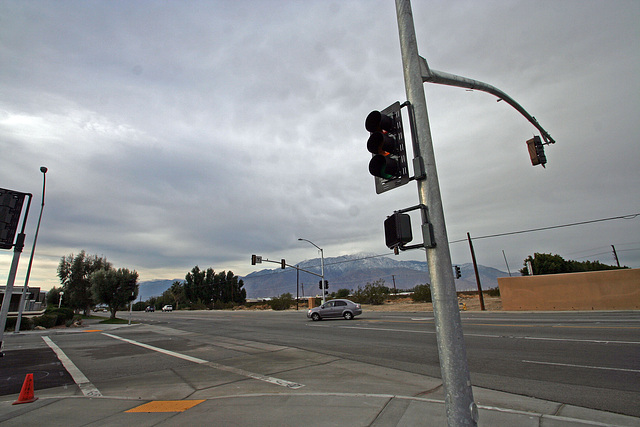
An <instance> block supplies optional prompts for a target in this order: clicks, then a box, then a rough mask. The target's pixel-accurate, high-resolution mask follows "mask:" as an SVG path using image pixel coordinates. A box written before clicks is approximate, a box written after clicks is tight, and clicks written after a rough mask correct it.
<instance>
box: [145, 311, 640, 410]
mask: <svg viewBox="0 0 640 427" xmlns="http://www.w3.org/2000/svg"><path fill="white" fill-rule="evenodd" d="M135 318H138V319H140V320H142V321H146V322H153V323H162V324H167V325H168V326H171V327H172V328H176V329H179V330H184V331H190V332H196V333H198V334H204V335H208V336H211V339H212V340H214V341H215V337H216V336H220V337H229V338H240V339H243V340H249V341H257V342H262V343H269V344H278V345H284V346H288V347H296V348H300V349H305V350H310V351H314V352H320V353H325V354H330V355H335V356H340V357H342V358H345V359H352V360H357V361H362V362H367V363H372V364H376V365H380V366H385V367H393V368H396V369H401V370H405V371H408V372H412V373H418V374H424V375H429V376H434V377H439V376H440V366H439V359H438V351H437V342H436V340H437V338H436V334H435V324H434V321H433V316H432V313H424V314H422V313H397V312H396V313H390V312H368V313H365V314H363V315H362V316H360V317H357V318H356V319H355V320H352V321H345V320H342V319H339V320H324V321H321V322H312V321H309V320H307V318H306V312H305V311H303V310H301V311H299V312H290V311H289V312H242V311H239V312H173V313H138V314H134V319H135ZM462 318H463V329H464V334H465V341H466V347H467V356H468V360H469V368H470V371H471V379H472V383H473V384H474V385H476V386H480V387H485V388H490V389H495V390H501V391H506V392H510V393H516V394H520V395H525V396H531V397H537V398H541V399H546V400H552V401H558V402H563V403H566V404H572V405H578V406H583V407H588V408H593V409H599V410H606V411H611V412H617V413H622V414H627V415H633V416H640V406H639V405H637V402H638V398H639V396H640V313H638V312H587V313H585V312H575V313H567V312H563V313H513V312H512V313H496V312H485V313H480V312H467V313H463V314H462Z"/></svg>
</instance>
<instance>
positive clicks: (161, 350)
mask: <svg viewBox="0 0 640 427" xmlns="http://www.w3.org/2000/svg"><path fill="white" fill-rule="evenodd" d="M102 335H106V336H108V337H111V338H114V339H117V340H120V341H124V342H127V343H129V344H133V345H137V346H139V347H143V348H146V349H148V350H153V351H157V352H159V353H162V354H166V355H168V356H173V357H177V358H180V359H183V360H187V361H189V362H194V363H199V364H202V365H207V366H210V367H212V368H214V369H219V370H221V371H226V372H231V373H234V374H238V375H241V376H243V377H248V378H253V379H256V380H260V381H264V382H268V383H271V384H275V385H279V386H281V387H287V388H290V389H293V390H295V389H298V388H301V387H304V384H299V383H295V382H292V381H287V380H283V379H280V378H274V377H269V376H266V375H261V374H256V373H254V372H249V371H245V370H244V369H240V368H234V367H233V366H226V365H221V364H219V363H215V362H209V361H208V360H204V359H200V358H197V357H193V356H189V355H186V354H182V353H177V352H175V351H171V350H165V349H164V348H160V347H155V346H152V345H149V344H145V343H141V342H139V341H134V340H130V339H128V338H122V337H119V336H117V335H112V334H108V333H106V332H103V333H102Z"/></svg>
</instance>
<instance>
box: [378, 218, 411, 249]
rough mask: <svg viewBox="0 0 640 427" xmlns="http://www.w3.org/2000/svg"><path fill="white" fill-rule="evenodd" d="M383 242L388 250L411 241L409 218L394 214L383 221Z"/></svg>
mask: <svg viewBox="0 0 640 427" xmlns="http://www.w3.org/2000/svg"><path fill="white" fill-rule="evenodd" d="M384 240H385V243H386V245H387V247H388V248H389V249H394V248H397V247H399V246H403V245H405V244H406V243H409V242H410V241H412V240H413V234H412V233H411V218H410V217H409V215H408V214H404V213H398V212H395V213H394V214H393V215H391V216H389V217H388V218H387V219H386V220H385V221H384Z"/></svg>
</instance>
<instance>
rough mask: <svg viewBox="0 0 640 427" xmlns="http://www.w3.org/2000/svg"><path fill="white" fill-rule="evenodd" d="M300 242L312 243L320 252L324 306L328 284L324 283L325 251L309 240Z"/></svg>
mask: <svg viewBox="0 0 640 427" xmlns="http://www.w3.org/2000/svg"><path fill="white" fill-rule="evenodd" d="M298 240H300V241H305V242H308V243H311V244H312V245H313V246H315V247H316V248H318V250H319V251H320V269H321V270H320V278H321V282H320V283H321V285H322V303H323V304H324V302H325V295H324V294H325V291H326V287H325V286H326V284H325V282H324V251H323V250H322V248H321V247H320V246H318V245H316V244H315V243H313V242H312V241H311V240H307V239H298Z"/></svg>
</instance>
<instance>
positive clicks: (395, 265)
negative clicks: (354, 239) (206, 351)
mask: <svg viewBox="0 0 640 427" xmlns="http://www.w3.org/2000/svg"><path fill="white" fill-rule="evenodd" d="M324 266H325V280H327V281H328V282H329V291H330V292H332V291H336V290H338V289H349V290H352V291H353V290H356V289H358V287H364V286H365V285H366V284H367V283H373V282H375V281H377V280H383V281H384V284H385V286H387V287H389V288H394V285H395V288H396V289H402V290H404V289H411V288H413V287H414V286H416V285H421V284H425V283H429V268H428V266H427V263H426V261H396V260H394V259H393V258H392V257H389V256H386V255H385V256H380V255H375V254H363V253H361V254H353V255H344V256H340V257H335V258H325V260H324ZM298 267H299V268H300V269H304V270H307V271H310V272H312V273H315V274H320V270H321V269H320V258H315V259H311V260H305V261H302V262H300V263H299V264H298ZM460 269H461V272H462V277H461V278H460V279H457V280H456V289H457V290H458V291H466V290H476V289H477V284H476V278H475V273H474V271H473V265H472V264H469V263H467V264H462V265H460ZM478 271H479V276H480V281H481V285H482V289H490V288H495V287H497V286H498V281H497V278H498V277H504V276H507V273H505V272H503V271H500V270H497V269H495V268H491V267H485V266H478ZM242 279H243V280H244V287H245V289H246V290H247V297H248V298H262V297H274V296H279V295H282V294H283V293H286V292H289V293H291V294H292V295H294V296H295V295H299V296H313V295H316V294H318V292H319V291H320V289H319V282H320V278H319V277H318V276H315V275H312V274H309V273H307V272H304V271H300V276H299V284H300V285H299V286H298V288H297V289H296V270H295V269H294V268H287V269H285V270H282V269H279V268H276V269H264V270H260V271H256V272H253V273H251V274H249V275H247V276H245V277H243V278H242Z"/></svg>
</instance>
